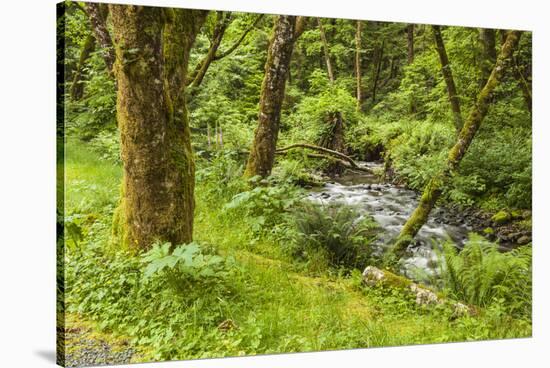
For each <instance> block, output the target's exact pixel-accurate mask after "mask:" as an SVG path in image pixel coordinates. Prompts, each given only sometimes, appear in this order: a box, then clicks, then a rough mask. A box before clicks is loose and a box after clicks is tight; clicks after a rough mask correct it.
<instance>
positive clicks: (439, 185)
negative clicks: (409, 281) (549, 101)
mask: <svg viewBox="0 0 550 368" xmlns="http://www.w3.org/2000/svg"><path fill="white" fill-rule="evenodd" d="M520 35H521V32H519V31H510V32H508V35H507V37H506V42H505V43H504V45H503V46H502V50H501V52H500V55H499V56H498V59H497V62H496V64H495V66H494V68H493V71H492V72H491V75H490V76H489V79H488V80H487V83H486V84H485V87H483V89H482V90H481V91H480V93H479V95H478V98H477V101H476V103H475V104H474V106H473V107H472V109H471V110H470V114H469V116H468V119H467V120H466V122H465V123H464V125H463V127H462V129H461V131H460V133H459V135H458V139H457V142H456V143H455V145H454V146H453V147H452V148H451V150H450V151H449V155H448V157H447V163H446V166H445V168H444V169H443V171H441V172H440V173H439V174H438V175H436V176H435V177H434V178H433V179H432V180H431V181H430V182H429V183H428V185H427V186H426V188H425V189H424V192H423V194H422V197H421V198H420V203H419V204H418V207H417V208H416V209H415V210H414V212H413V214H412V215H411V217H410V218H409V219H408V220H407V222H406V223H405V226H403V229H402V230H401V232H400V234H399V236H398V237H397V239H396V242H395V243H394V247H393V252H394V253H401V252H403V251H404V250H405V249H406V248H407V246H408V245H409V244H410V243H411V241H412V239H413V238H414V237H415V236H416V234H417V233H418V231H419V230H420V228H421V227H422V226H423V225H424V224H425V223H426V221H427V219H428V215H429V214H430V211H431V210H432V208H433V207H434V206H435V203H436V202H437V200H438V199H439V197H440V196H441V193H442V192H443V189H444V188H445V186H446V185H447V183H448V182H449V181H450V179H451V177H452V176H453V175H454V174H455V173H456V170H457V169H458V165H459V164H460V161H461V160H462V158H463V157H464V155H465V154H466V151H467V150H468V147H469V146H470V144H471V143H472V141H473V139H474V136H475V134H476V132H477V130H478V129H479V127H480V126H481V123H482V122H483V118H484V117H485V115H486V114H487V111H488V110H489V107H490V105H491V101H492V99H493V93H494V91H495V89H496V87H497V86H498V85H499V83H500V81H501V79H502V76H503V74H504V71H505V70H506V68H507V67H508V66H509V64H510V61H511V58H512V55H513V52H514V50H515V49H516V47H517V44H518V42H519V38H520Z"/></svg>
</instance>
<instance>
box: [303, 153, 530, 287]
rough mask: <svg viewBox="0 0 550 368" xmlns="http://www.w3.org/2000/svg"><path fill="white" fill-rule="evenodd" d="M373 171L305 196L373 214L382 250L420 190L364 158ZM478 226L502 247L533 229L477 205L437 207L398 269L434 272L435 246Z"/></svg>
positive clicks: (347, 177)
mask: <svg viewBox="0 0 550 368" xmlns="http://www.w3.org/2000/svg"><path fill="white" fill-rule="evenodd" d="M361 166H363V167H365V168H369V169H371V171H372V172H373V173H372V174H365V173H361V174H358V173H347V174H345V175H343V176H341V177H339V178H336V179H333V180H331V181H328V182H326V183H325V185H324V186H322V187H320V188H315V189H312V190H311V192H310V194H309V196H308V198H309V199H310V200H312V201H314V202H317V203H321V204H331V203H342V204H347V205H351V206H354V207H356V208H357V209H358V211H359V213H360V214H364V215H367V214H369V215H371V216H372V217H373V218H374V220H375V221H376V222H377V223H378V225H380V228H381V229H382V232H381V234H380V237H379V239H378V241H377V242H376V246H377V247H378V250H379V251H380V252H382V251H384V250H385V249H386V248H387V247H388V246H389V244H390V243H391V240H392V239H394V238H395V237H396V236H397V235H398V234H399V231H400V230H401V228H402V227H403V225H404V224H405V222H406V220H407V219H408V218H409V216H410V215H411V213H412V212H413V211H414V209H415V208H416V206H417V204H418V200H419V197H420V195H419V193H417V192H415V191H413V190H410V189H407V188H404V187H402V186H399V185H395V184H392V183H387V182H381V180H380V178H379V176H377V175H375V174H374V172H380V171H381V170H382V166H383V164H382V163H380V162H362V163H361ZM471 232H476V233H479V234H482V235H484V236H485V237H487V238H488V239H489V240H492V241H496V242H498V244H499V246H500V248H501V250H503V251H507V250H510V249H513V248H514V247H516V246H517V245H518V244H525V243H528V242H530V241H531V232H530V231H527V230H524V229H521V228H519V227H517V226H515V225H514V224H510V223H507V224H498V223H495V221H494V220H493V219H492V218H491V214H488V213H485V212H483V211H481V210H478V209H475V208H465V209H464V208H458V207H437V208H435V209H434V210H433V211H432V213H431V214H430V217H429V219H428V221H427V223H426V224H425V225H424V226H423V227H422V229H421V230H420V232H419V234H418V235H417V237H416V238H415V241H414V243H413V244H411V245H410V246H409V249H408V250H409V252H408V254H409V255H408V256H407V257H406V258H405V259H404V260H403V264H402V271H403V273H404V274H405V275H406V276H408V277H414V276H415V275H416V274H417V272H416V271H418V270H423V271H424V272H427V273H428V274H433V273H434V272H436V271H435V268H436V265H437V260H438V255H437V249H441V244H442V243H444V242H445V241H447V240H450V241H452V242H453V243H455V244H456V245H457V246H458V247H461V246H463V245H464V243H465V241H466V240H467V238H468V234H469V233H471Z"/></svg>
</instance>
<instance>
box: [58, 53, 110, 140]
mask: <svg viewBox="0 0 550 368" xmlns="http://www.w3.org/2000/svg"><path fill="white" fill-rule="evenodd" d="M105 68H106V67H105V63H104V61H103V58H102V57H101V55H100V53H99V52H98V51H96V52H94V53H93V54H92V56H91V57H90V59H89V60H88V64H87V66H86V67H85V70H84V74H85V75H87V79H86V80H85V81H84V82H83V83H84V86H85V87H84V88H85V95H84V97H83V99H82V100H81V101H76V102H73V101H70V102H67V120H66V129H67V134H69V135H71V136H76V137H78V138H80V139H82V140H84V141H89V140H91V139H93V138H95V137H97V136H98V134H99V133H100V132H111V133H114V132H115V131H116V127H117V124H116V91H115V82H114V80H113V78H112V77H111V76H109V74H108V73H107V71H106V69H105Z"/></svg>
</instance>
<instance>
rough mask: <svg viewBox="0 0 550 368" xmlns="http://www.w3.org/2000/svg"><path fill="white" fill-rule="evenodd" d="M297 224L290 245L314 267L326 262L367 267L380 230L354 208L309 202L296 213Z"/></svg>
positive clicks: (350, 266) (343, 265)
mask: <svg viewBox="0 0 550 368" xmlns="http://www.w3.org/2000/svg"><path fill="white" fill-rule="evenodd" d="M294 224H295V227H296V233H295V237H294V240H293V242H292V243H290V244H289V246H288V248H289V249H288V251H289V252H290V254H291V255H292V256H293V257H296V258H298V259H301V260H305V261H308V262H310V263H314V264H315V263H316V262H318V261H322V260H325V261H326V262H327V264H328V265H330V266H332V267H348V268H362V267H365V266H366V265H367V262H368V260H369V257H370V255H371V249H370V248H369V243H370V242H371V241H372V240H373V239H374V238H375V237H376V234H377V231H376V230H377V227H376V224H375V222H374V221H373V220H372V219H370V218H368V217H364V218H362V217H360V216H359V214H358V213H357V210H356V209H354V208H353V207H349V206H341V205H327V206H325V205H317V204H313V203H308V202H305V203H302V204H301V205H300V206H299V207H298V208H297V209H296V210H295V212H294Z"/></svg>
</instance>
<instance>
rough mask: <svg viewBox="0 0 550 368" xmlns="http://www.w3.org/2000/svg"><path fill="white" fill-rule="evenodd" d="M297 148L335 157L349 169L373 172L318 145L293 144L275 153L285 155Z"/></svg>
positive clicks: (340, 153)
mask: <svg viewBox="0 0 550 368" xmlns="http://www.w3.org/2000/svg"><path fill="white" fill-rule="evenodd" d="M295 148H305V149H311V150H314V151H318V152H322V153H326V154H328V155H330V156H335V157H332V158H333V159H337V161H339V162H341V163H343V164H344V166H346V167H347V168H353V169H355V170H358V171H363V172H369V173H370V172H371V170H369V169H366V168H364V167H361V166H359V165H357V163H356V162H355V161H354V160H353V159H352V158H351V157H349V156H347V155H345V154H343V153H342V152H338V151H334V150H331V149H329V148H324V147H320V146H316V145H313V144H309V143H294V144H291V145H290V146H286V147H283V148H278V149H277V150H276V151H275V153H283V152H285V151H288V150H291V149H295ZM309 155H311V154H308V156H309ZM310 157H317V158H328V156H327V155H315V156H310Z"/></svg>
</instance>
